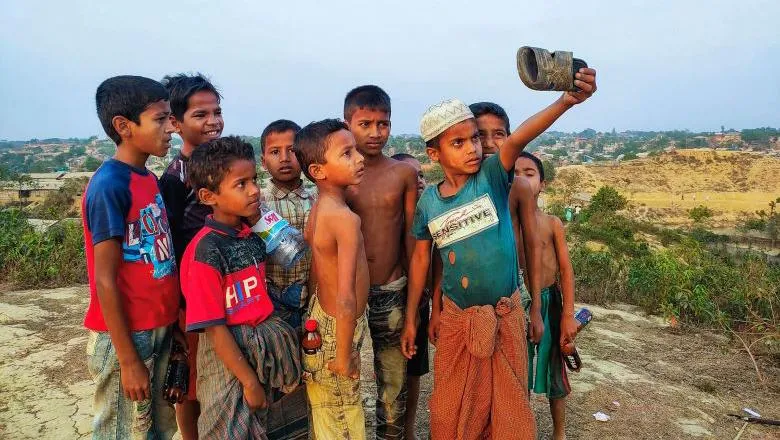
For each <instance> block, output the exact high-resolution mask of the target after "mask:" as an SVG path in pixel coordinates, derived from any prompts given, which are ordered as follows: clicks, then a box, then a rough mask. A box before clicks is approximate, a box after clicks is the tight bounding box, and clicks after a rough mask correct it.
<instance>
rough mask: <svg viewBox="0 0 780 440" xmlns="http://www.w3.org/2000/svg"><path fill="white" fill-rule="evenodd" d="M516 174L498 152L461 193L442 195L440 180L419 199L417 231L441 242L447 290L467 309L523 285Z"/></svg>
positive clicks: (422, 237) (414, 228) (420, 236)
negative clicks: (513, 209) (513, 207)
mask: <svg viewBox="0 0 780 440" xmlns="http://www.w3.org/2000/svg"><path fill="white" fill-rule="evenodd" d="M513 174H514V173H513V172H512V171H509V172H508V171H506V170H505V169H504V167H503V166H502V165H501V161H500V159H499V155H498V154H495V155H493V156H491V157H489V158H487V159H486V160H485V161H484V162H483V163H482V167H481V168H480V170H479V171H478V172H477V173H476V174H474V175H472V176H471V177H469V179H468V180H467V181H466V184H465V185H464V186H463V188H461V189H460V191H458V193H457V194H455V195H453V196H450V197H442V196H441V194H440V193H439V188H438V185H431V186H429V187H428V188H426V189H425V192H423V194H422V196H420V201H419V202H418V203H417V210H416V211H415V214H414V224H413V225H412V235H414V236H415V237H416V238H417V239H419V240H433V241H434V242H435V243H436V246H437V247H438V248H439V252H440V254H441V259H442V262H443V263H444V273H443V278H442V292H443V294H444V295H446V296H447V297H448V298H450V299H451V300H452V301H454V302H455V304H457V305H458V307H460V308H462V309H465V308H467V307H471V306H475V305H488V304H489V305H495V304H496V303H497V302H498V300H499V299H500V298H501V297H502V296H506V297H509V296H511V295H512V293H513V292H514V291H515V290H516V289H517V286H518V275H517V249H516V248H515V237H514V232H513V230H512V218H511V216H510V214H509V188H510V186H509V184H508V183H509V182H511V181H512V177H513ZM450 251H452V252H453V253H454V262H451V261H452V260H451V259H450V258H449V255H450Z"/></svg>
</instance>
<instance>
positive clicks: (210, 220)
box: [206, 215, 252, 238]
mask: <svg viewBox="0 0 780 440" xmlns="http://www.w3.org/2000/svg"><path fill="white" fill-rule="evenodd" d="M206 226H207V227H209V228H211V229H213V230H215V231H217V232H218V233H220V234H224V235H227V236H229V237H233V238H247V237H249V235H250V234H252V229H251V228H250V227H249V225H247V224H246V223H244V222H241V225H240V226H239V228H238V229H236V228H234V227H232V226H230V225H226V224H224V223H222V222H218V221H216V220H214V216H213V215H209V216H208V217H206Z"/></svg>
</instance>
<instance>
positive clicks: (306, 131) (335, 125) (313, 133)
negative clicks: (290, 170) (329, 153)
mask: <svg viewBox="0 0 780 440" xmlns="http://www.w3.org/2000/svg"><path fill="white" fill-rule="evenodd" d="M339 130H347V131H349V126H348V125H347V124H346V123H344V121H342V120H340V119H323V120H322V121H318V122H312V123H310V124H309V125H307V126H305V127H303V128H302V129H300V131H298V133H296V134H295V147H294V150H295V157H296V158H297V159H298V163H300V164H301V171H303V174H305V175H306V177H307V178H308V179H309V180H311V181H312V182H314V178H313V177H312V176H311V174H309V165H311V164H313V163H317V164H324V163H325V150H327V143H328V136H330V135H331V134H333V133H335V132H337V131H339Z"/></svg>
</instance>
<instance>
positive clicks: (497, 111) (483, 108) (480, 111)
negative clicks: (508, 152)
mask: <svg viewBox="0 0 780 440" xmlns="http://www.w3.org/2000/svg"><path fill="white" fill-rule="evenodd" d="M469 109H471V113H474V118H478V117H480V116H482V115H494V116H496V117H498V118H500V119H501V120H502V121H504V127H506V134H509V133H511V132H512V128H511V127H510V125H509V116H508V115H507V114H506V110H504V108H503V107H501V106H500V105H498V104H496V103H495V102H486V101H485V102H475V103H474V104H471V105H470V106H469Z"/></svg>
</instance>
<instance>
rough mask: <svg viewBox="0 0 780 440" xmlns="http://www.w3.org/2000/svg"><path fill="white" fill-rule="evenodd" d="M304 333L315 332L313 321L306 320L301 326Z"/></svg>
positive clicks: (314, 321) (315, 322)
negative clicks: (304, 330)
mask: <svg viewBox="0 0 780 440" xmlns="http://www.w3.org/2000/svg"><path fill="white" fill-rule="evenodd" d="M303 327H304V328H305V329H306V331H309V332H313V331H315V330H317V321H316V320H314V319H307V320H306V324H304V325H303Z"/></svg>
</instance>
